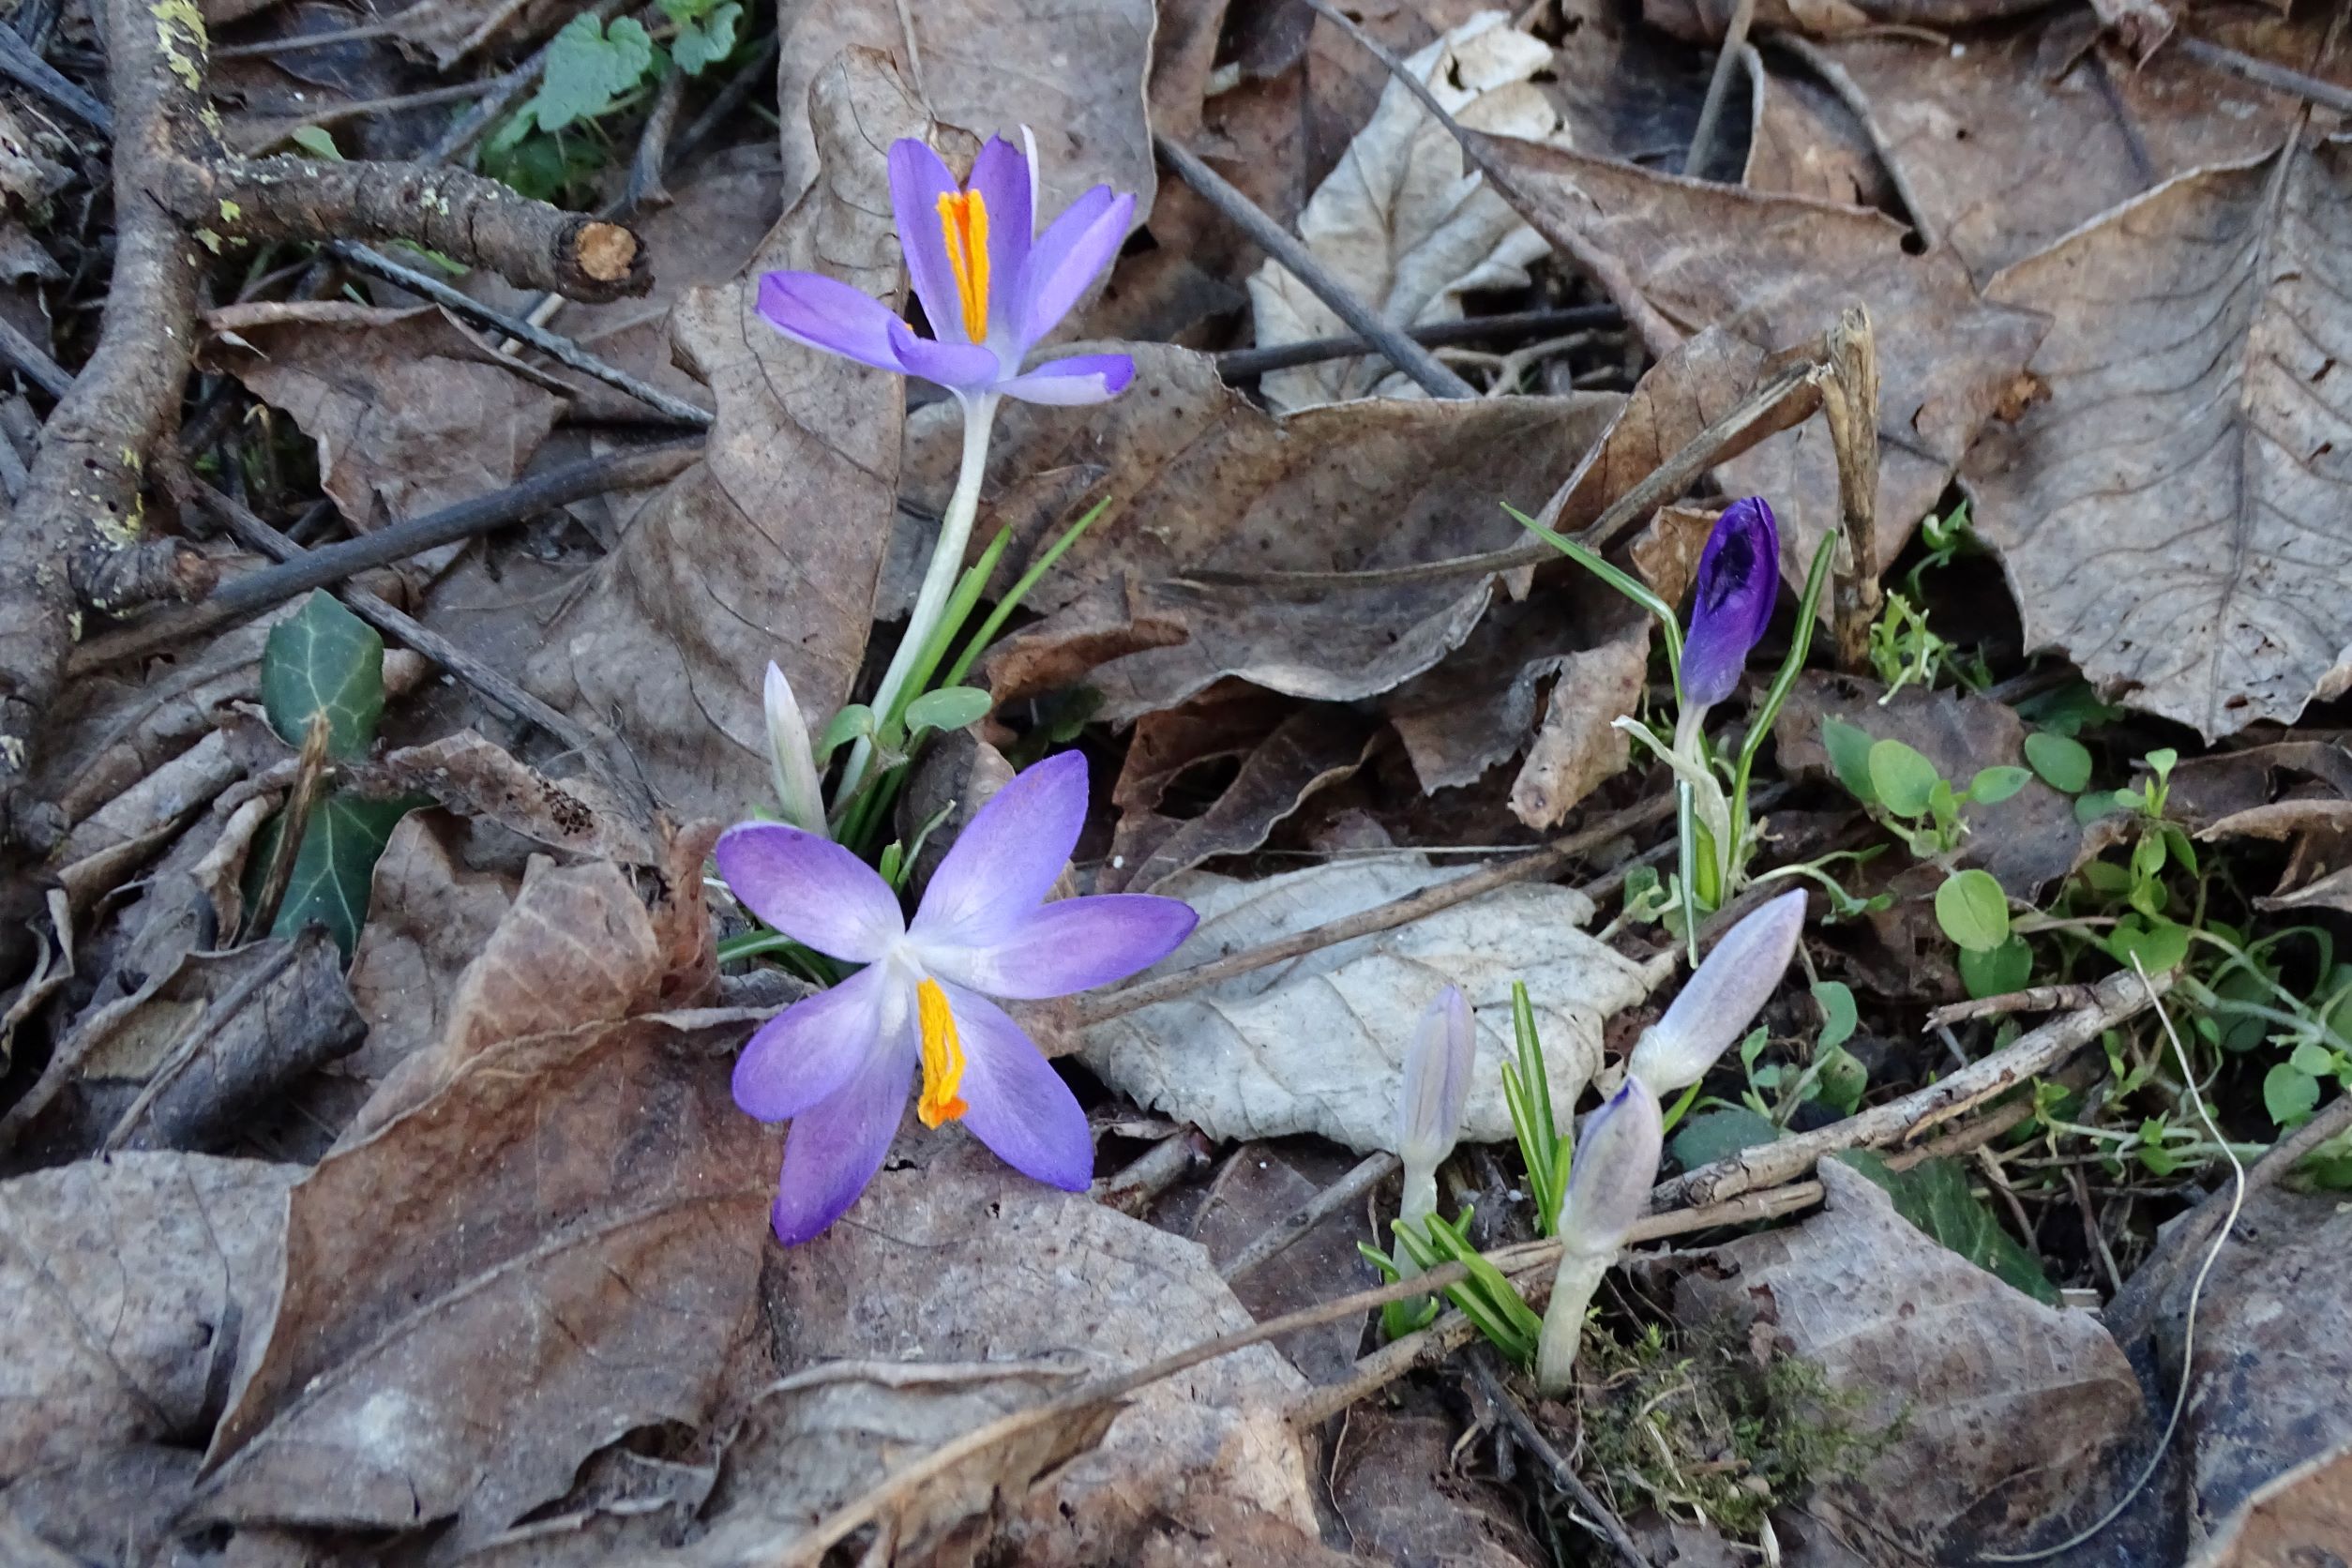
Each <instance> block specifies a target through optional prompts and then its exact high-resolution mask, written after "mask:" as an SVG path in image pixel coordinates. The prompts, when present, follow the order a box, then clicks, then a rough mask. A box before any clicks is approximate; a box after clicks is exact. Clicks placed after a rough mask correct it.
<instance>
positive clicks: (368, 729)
mask: <svg viewBox="0 0 2352 1568" xmlns="http://www.w3.org/2000/svg"><path fill="white" fill-rule="evenodd" d="M262 709H263V711H264V713H266V714H267V715H268V716H269V727H270V728H271V729H273V730H275V731H278V738H279V740H282V741H284V742H285V743H286V744H287V745H288V746H300V745H301V744H302V742H303V738H304V737H305V736H306V735H308V734H309V730H310V719H311V716H313V715H314V714H324V715H325V716H326V750H327V755H328V756H330V757H356V756H358V755H360V754H361V753H362V752H365V751H366V750H367V749H368V743H369V742H370V741H372V740H374V739H375V738H376V723H377V721H378V720H379V719H381V718H382V717H383V716H384V639H383V638H381V637H378V636H377V635H376V633H375V628H374V627H372V626H369V625H368V623H367V622H365V621H363V620H361V619H360V618H359V617H358V616H356V615H354V614H353V613H352V612H351V611H348V610H345V609H344V608H343V607H342V605H341V604H340V603H339V602H337V600H336V597H335V596H334V595H332V594H330V593H328V592H327V591H326V590H325V589H324V588H320V589H316V590H314V591H313V592H312V593H311V595H310V597H309V600H307V601H306V602H305V603H304V604H303V607H302V609H301V610H300V611H298V612H296V613H295V614H294V615H291V616H289V617H287V618H286V619H285V620H283V621H280V622H279V623H278V624H277V625H276V626H272V627H270V628H269V641H267V642H265V643H264V645H263V648H262Z"/></svg>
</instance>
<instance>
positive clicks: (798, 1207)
mask: <svg viewBox="0 0 2352 1568" xmlns="http://www.w3.org/2000/svg"><path fill="white" fill-rule="evenodd" d="M913 1025H914V1020H913V1018H912V1015H910V1017H909V1018H908V1020H907V1025H906V1030H905V1032H903V1033H901V1034H900V1036H899V1038H898V1039H897V1040H895V1041H892V1042H889V1043H888V1044H887V1045H886V1046H885V1047H884V1048H882V1049H881V1050H878V1051H876V1052H874V1053H873V1055H871V1056H869V1057H867V1059H866V1063H865V1065H864V1066H863V1067H861V1068H860V1069H859V1070H858V1074H857V1076H856V1077H855V1078H852V1079H850V1081H849V1082H847V1083H845V1084H843V1085H842V1086H841V1088H840V1090H839V1092H838V1093H835V1094H834V1095H833V1097H832V1098H830V1099H828V1100H826V1101H824V1102H823V1103H822V1104H821V1105H815V1106H811V1107H809V1108H807V1110H805V1111H803V1112H801V1114H800V1115H799V1116H798V1117H796V1118H794V1119H793V1122H792V1131H791V1132H790V1133H789V1134H787V1135H786V1136H785V1139H784V1175H783V1177H782V1179H781V1180H780V1181H778V1182H777V1183H776V1207H775V1209H774V1210H773V1211H771V1216H770V1217H771V1218H772V1220H773V1221H774V1223H775V1226H776V1240H777V1241H779V1242H782V1243H783V1244H785V1245H786V1246H797V1245H799V1244H801V1243H803V1242H805V1241H807V1240H808V1239H809V1238H810V1237H812V1236H814V1235H816V1234H817V1232H819V1231H820V1230H822V1229H824V1228H825V1227H826V1226H828V1225H831V1224H832V1223H833V1222H834V1221H835V1220H837V1219H839V1218H840V1217H841V1214H842V1212H843V1211H844V1210H846V1209H847V1208H849V1206H850V1205H851V1204H852V1203H854V1202H856V1201H857V1195H858V1194H859V1193H862V1192H864V1191H865V1190H866V1184H867V1183H868V1182H870V1181H872V1180H873V1179H874V1172H875V1171H877V1170H880V1169H881V1168H882V1156H883V1155H885V1154H887V1153H890V1140H891V1138H893V1137H894V1136H895V1135H896V1134H897V1131H898V1123H899V1120H900V1118H902V1117H903V1116H905V1114H906V1109H907V1090H908V1088H909V1087H910V1086H911V1085H912V1082H913V1081H914V1063H915V1046H914V1034H913V1033H912V1031H913Z"/></svg>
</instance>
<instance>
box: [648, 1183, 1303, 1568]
mask: <svg viewBox="0 0 2352 1568" xmlns="http://www.w3.org/2000/svg"><path fill="white" fill-rule="evenodd" d="M982 1216H985V1223H975V1221H976V1220H978V1219H980V1218H981V1217H982ZM771 1278H772V1280H773V1284H772V1286H771V1290H772V1297H771V1301H770V1304H769V1306H770V1311H771V1314H772V1316H773V1319H774V1321H775V1325H776V1334H777V1337H778V1344H779V1348H780V1354H781V1359H782V1361H783V1364H784V1368H785V1370H786V1371H787V1372H788V1374H792V1373H796V1374H798V1375H797V1376H794V1377H789V1378H788V1380H787V1383H786V1386H785V1387H784V1388H783V1389H782V1390H780V1391H779V1392H777V1393H776V1394H773V1395H769V1396H768V1397H767V1398H766V1399H765V1400H764V1401H762V1403H761V1407H760V1409H759V1411H758V1414H757V1416H756V1418H755V1424H754V1427H753V1429H752V1431H751V1432H750V1433H749V1434H747V1436H746V1439H744V1440H741V1441H739V1443H738V1445H737V1447H736V1448H735V1449H734V1450H733V1451H731V1453H730V1455H729V1456H728V1467H729V1470H730V1472H731V1479H730V1481H729V1482H728V1483H726V1484H724V1485H722V1488H721V1491H720V1494H719V1502H718V1508H719V1510H720V1514H719V1517H718V1518H717V1520H716V1523H715V1525H714V1528H713V1530H712V1531H711V1533H710V1535H709V1536H707V1537H706V1538H705V1539H704V1540H703V1541H702V1542H701V1543H699V1544H698V1547H697V1550H696V1552H695V1559H696V1560H698V1561H701V1562H711V1563H719V1562H735V1561H741V1560H745V1557H746V1550H747V1548H749V1547H752V1546H754V1545H759V1546H761V1547H763V1548H764V1550H763V1551H762V1553H761V1557H760V1559H759V1560H772V1557H771V1554H772V1553H773V1551H774V1548H775V1546H776V1545H777V1544H780V1543H789V1541H790V1539H791V1537H792V1536H793V1535H796V1534H798V1533H800V1532H801V1531H802V1530H806V1528H807V1524H808V1521H809V1520H810V1519H811V1518H812V1517H814V1516H815V1515H818V1514H820V1513H822V1512H824V1511H827V1510H829V1509H831V1508H833V1507H837V1506H839V1505H840V1504H841V1503H843V1502H845V1501H847V1500H849V1499H850V1498H852V1497H853V1496H855V1495H856V1494H858V1493H860V1492H863V1491H865V1490H866V1489H867V1488H868V1487H870V1486H872V1485H876V1484H877V1483H879V1482H881V1481H882V1479H883V1476H884V1474H885V1472H886V1471H887V1470H897V1469H900V1468H902V1467H903V1466H904V1465H905V1464H906V1463H907V1462H908V1461H909V1460H911V1459H912V1458H914V1457H916V1456H918V1455H921V1454H923V1453H924V1452H925V1451H927V1450H929V1449H932V1448H936V1447H937V1446H939V1445H940V1444H942V1443H943V1442H945V1441H947V1440H950V1439H952V1438H955V1437H957V1436H959V1435H961V1434H962V1433H963V1432H965V1431H968V1430H971V1429H972V1428H973V1427H975V1426H978V1425H982V1424H983V1423H985V1422H987V1421H989V1420H993V1419H995V1418H996V1417H998V1416H1001V1415H1003V1414H1006V1413H1009V1412H1010V1411H1013V1410H1019V1409H1021V1408H1024V1407H1027V1406H1030V1405H1033V1404H1035V1403H1037V1402H1039V1401H1040V1400H1042V1399H1044V1398H1046V1397H1048V1396H1049V1395H1057V1394H1063V1393H1067V1392H1068V1391H1069V1390H1070V1389H1071V1387H1073V1386H1074V1385H1075V1382H1076V1381H1077V1380H1078V1379H1081V1378H1085V1377H1090V1376H1093V1377H1099V1376H1104V1375H1107V1374H1110V1373H1115V1372H1123V1371H1127V1370H1130V1369H1132V1368H1134V1367H1137V1366H1139V1365H1142V1364H1145V1363H1148V1362H1151V1361H1153V1360H1156V1359H1158V1358H1159V1357H1162V1356H1165V1355H1169V1354H1172V1353H1174V1352H1176V1351H1178V1350H1182V1349H1187V1348H1188V1347H1191V1346H1193V1345H1197V1344H1199V1343H1201V1342H1203V1341H1207V1340H1212V1339H1215V1338H1217V1337H1219V1336H1220V1335H1222V1334H1229V1333H1232V1332H1234V1331H1235V1330H1238V1329H1245V1328H1247V1327H1249V1325H1250V1322H1251V1319H1250V1316H1249V1314H1248V1313H1247V1312H1246V1311H1244V1309H1243V1308H1242V1305H1241V1304H1240V1303H1239V1302H1237V1301H1235V1300H1234V1298H1233V1294H1232V1292H1231V1291H1230V1290H1229V1289H1227V1287H1226V1285H1225V1283H1224V1282H1223V1281H1222V1280H1220V1279H1219V1278H1218V1277H1217V1275H1216V1273H1215V1271H1214V1269H1212V1268H1211V1267H1210V1266H1209V1260H1208V1258H1207V1255H1206V1254H1205V1253H1204V1252H1203V1251H1202V1249H1201V1248H1200V1247H1199V1245H1198V1244H1194V1243H1192V1242H1188V1241H1185V1240H1184V1239H1183V1238H1181V1237H1178V1236H1174V1235H1171V1234H1169V1233H1168V1232H1166V1231H1163V1230H1159V1229H1153V1227H1151V1226H1148V1225H1145V1224H1143V1223H1142V1222H1141V1221H1138V1220H1134V1219H1130V1218H1128V1217H1127V1216H1125V1215H1124V1214H1119V1213H1117V1212H1116V1211H1114V1210H1110V1209H1106V1208H1103V1207H1101V1206H1100V1205H1098V1204H1096V1203H1094V1202H1093V1201H1092V1200H1091V1199H1088V1198H1086V1197H1085V1196H1084V1195H1083V1194H1077V1195H1073V1194H1067V1193H1061V1192H1056V1191H1053V1190H1052V1189H1050V1188H1047V1187H1042V1186H1039V1185H1037V1184H1034V1183H1033V1182H1029V1181H1025V1180H1023V1179H1022V1178H1021V1177H1019V1176H1018V1175H1016V1174H1014V1173H1013V1172H1011V1171H1009V1170H1007V1169H1006V1168H1004V1167H1003V1165H1001V1164H1000V1163H999V1162H998V1161H997V1160H996V1158H995V1156H993V1155H991V1154H989V1153H987V1152H986V1151H985V1150H982V1149H979V1148H978V1147H977V1146H975V1145H971V1144H969V1143H968V1142H967V1143H965V1144H964V1145H962V1146H961V1147H960V1148H958V1149H957V1150H956V1151H954V1152H951V1153H946V1154H944V1155H943V1156H942V1158H940V1159H938V1160H936V1161H934V1162H933V1163H932V1165H931V1167H930V1168H928V1169H927V1170H885V1171H883V1172H882V1175H880V1176H878V1177H877V1178H875V1181H874V1184H873V1185H872V1186H870V1187H868V1188H867V1191H866V1195H865V1197H864V1198H862V1199H860V1200H859V1202H858V1206H857V1207H856V1209H855V1210H853V1211H852V1214H851V1215H850V1217H849V1219H848V1220H847V1221H845V1222H844V1223H842V1224H839V1225H837V1226H835V1227H834V1228H833V1229H831V1230H829V1231H827V1232H826V1233H825V1234H824V1235H822V1236H821V1237H819V1238H818V1239H817V1240H816V1241H815V1242H812V1243H810V1244H807V1245H806V1246H802V1247H796V1248H794V1249H792V1251H791V1252H788V1253H786V1254H785V1255H784V1258H783V1260H782V1263H781V1266H780V1267H778V1268H777V1269H776V1270H775V1271H774V1272H773V1273H772V1274H771ZM877 1363H882V1364H883V1365H881V1366H879V1367H877V1366H876V1364H877ZM861 1367H865V1368H869V1369H870V1370H865V1371H861V1370H860V1368H861ZM1303 1387H1304V1380H1302V1379H1301V1378H1300V1377H1299V1375H1298V1374H1297V1373H1296V1372H1295V1371H1293V1370H1292V1369H1291V1368H1290V1367H1289V1364H1286V1363H1285V1362H1284V1361H1283V1360H1282V1358H1281V1357H1280V1356H1279V1355H1278V1354H1277V1353H1275V1352H1274V1350H1272V1349H1267V1348H1262V1347H1261V1348H1256V1349H1247V1350H1244V1351H1241V1352H1239V1353H1237V1354H1235V1355H1231V1356H1227V1357H1223V1358H1220V1359H1218V1360H1216V1361H1213V1362H1209V1363H1207V1364H1203V1365H1201V1366H1199V1367H1197V1368H1195V1369H1194V1370H1192V1371H1190V1372H1188V1373H1186V1374H1185V1375H1184V1377H1182V1378H1180V1379H1175V1380H1169V1381H1167V1382H1162V1383H1155V1384H1153V1385H1150V1386H1149V1387H1147V1388H1145V1389H1143V1390H1142V1391H1141V1392H1139V1393H1138V1394H1137V1395H1135V1396H1134V1397H1133V1398H1132V1399H1131V1400H1130V1401H1128V1402H1127V1404H1126V1405H1125V1406H1124V1408H1123V1409H1120V1410H1116V1411H1115V1418H1114V1419H1111V1420H1109V1421H1108V1423H1107V1424H1105V1423H1102V1422H1100V1421H1099V1418H1097V1420H1096V1421H1095V1423H1094V1424H1093V1430H1092V1431H1077V1432H1073V1433H1071V1434H1070V1438H1071V1439H1072V1440H1073V1443H1072V1446H1074V1447H1075V1449H1078V1450H1083V1449H1086V1448H1089V1447H1093V1441H1094V1439H1095V1437H1096V1436H1097V1435H1099V1437H1100V1446H1099V1447H1095V1448H1093V1452H1091V1453H1082V1454H1081V1456H1079V1457H1078V1458H1077V1459H1076V1460H1075V1461H1074V1462H1073V1463H1071V1464H1070V1465H1068V1466H1067V1468H1065V1469H1063V1470H1060V1471H1058V1472H1057V1473H1055V1474H1054V1475H1053V1476H1052V1477H1051V1478H1050V1480H1049V1481H1048V1483H1047V1484H1046V1485H1043V1486H1042V1487H1040V1488H1039V1489H1038V1490H1037V1491H1036V1492H1034V1493H1033V1494H1031V1495H1030V1496H1028V1497H1027V1498H1024V1497H1023V1496H1022V1495H1021V1494H1022V1492H1023V1491H1025V1490H1026V1489H1027V1486H1028V1483H1029V1480H1030V1474H1033V1473H1034V1469H1033V1467H1034V1464H1035V1456H1034V1455H1023V1454H1022V1453H1019V1452H1014V1451H1011V1450H1010V1449H1008V1450H1006V1451H1003V1452H1000V1453H997V1454H994V1455H984V1456H982V1458H983V1462H984V1463H986V1462H989V1461H991V1460H992V1461H994V1462H996V1463H998V1464H999V1465H1001V1466H1002V1467H1003V1469H1004V1470H1005V1471H1007V1472H1008V1473H1005V1474H1003V1475H1000V1476H998V1477H993V1478H992V1477H989V1476H985V1475H984V1476H961V1477H958V1478H957V1482H956V1484H955V1485H939V1486H937V1487H936V1488H935V1489H933V1490H935V1494H936V1495H934V1496H933V1497H932V1498H931V1499H930V1500H928V1501H927V1503H926V1504H925V1509H926V1512H927V1513H929V1514H931V1515H933V1516H931V1517H929V1518H927V1519H923V1520H921V1521H919V1522H920V1525H921V1527H922V1528H921V1530H920V1531H919V1532H917V1533H915V1535H914V1539H913V1540H909V1539H907V1538H906V1537H903V1536H902V1538H901V1545H902V1547H903V1546H912V1545H918V1544H919V1543H920V1541H921V1540H922V1539H923V1538H924V1537H925V1536H928V1535H932V1534H935V1533H936V1532H938V1531H942V1530H945V1529H947V1528H949V1527H951V1526H953V1525H955V1524H956V1523H957V1515H959V1514H961V1513H963V1512H964V1511H965V1510H967V1509H972V1508H975V1507H976V1508H988V1507H989V1506H990V1505H991V1502H992V1501H993V1502H994V1506H995V1507H996V1508H997V1509H998V1510H1000V1511H1001V1515H1002V1517H1001V1519H1000V1521H999V1529H1000V1530H1001V1531H1002V1533H1001V1534H1000V1536H999V1540H1000V1543H1001V1545H1002V1547H1003V1551H1004V1553H1005V1556H1006V1560H1018V1561H1024V1562H1026V1561H1041V1560H1063V1554H1068V1555H1070V1556H1074V1557H1076V1558H1077V1559H1078V1560H1096V1561H1112V1560H1124V1555H1123V1553H1121V1552H1120V1551H1118V1550H1117V1549H1116V1547H1115V1543H1116V1542H1117V1541H1118V1540H1119V1538H1120V1537H1121V1536H1122V1535H1123V1534H1124V1533H1126V1532H1127V1531H1129V1530H1134V1529H1137V1528H1138V1527H1139V1526H1141V1525H1142V1524H1143V1523H1145V1522H1146V1521H1148V1520H1149V1519H1150V1518H1151V1517H1152V1516H1153V1515H1155V1514H1157V1513H1161V1512H1172V1513H1178V1514H1181V1513H1182V1512H1183V1511H1184V1508H1185V1506H1186V1499H1187V1498H1188V1496H1190V1497H1199V1496H1205V1495H1215V1496H1221V1497H1224V1498H1226V1499H1229V1500H1232V1501H1235V1502H1239V1503H1243V1504H1246V1505H1248V1506H1249V1507H1252V1508H1255V1509H1259V1510H1262V1511H1265V1512H1268V1513H1272V1514H1274V1515H1276V1516H1278V1517H1281V1518H1285V1519H1288V1520H1289V1522H1291V1523H1292V1524H1293V1525H1295V1526H1297V1527H1299V1528H1300V1529H1302V1530H1308V1531H1312V1530H1313V1529H1314V1505H1313V1502H1312V1500H1311V1496H1310V1493H1309V1491H1308V1482H1307V1474H1306V1469H1305V1464H1304V1457H1303V1455H1301V1453H1300V1450H1299V1446H1298V1441H1297V1439H1296V1438H1294V1437H1293V1436H1292V1435H1291V1433H1290V1430H1289V1424H1288V1422H1287V1421H1286V1420H1285V1419H1284V1417H1283V1413H1282V1404H1283V1402H1284V1401H1285V1400H1286V1399H1287V1398H1289V1396H1291V1395H1294V1394H1295V1393H1297V1392H1298V1391H1299V1390H1301V1389H1302V1388H1303ZM1103 1414H1105V1415H1113V1414H1114V1412H1112V1411H1105V1412H1103ZM1103 1425H1108V1431H1107V1432H1106V1431H1104V1430H1103ZM1025 1457H1026V1459H1027V1463H1026V1464H1024V1458H1025ZM1022 1470H1029V1471H1030V1473H1029V1474H1024V1473H1021V1471H1022ZM992 1479H993V1480H995V1481H997V1482H998V1484H1003V1483H1007V1482H1009V1483H1011V1484H1012V1486H1011V1489H1010V1490H1009V1491H1008V1492H1006V1493H1005V1495H1003V1497H1002V1499H1001V1500H991V1499H990V1497H989V1491H990V1481H991V1480H992ZM975 1480H976V1481H977V1482H978V1483H979V1484H978V1485H972V1483H973V1482H974V1481H975ZM951 1499H952V1506H946V1505H948V1504H950V1502H951ZM941 1515H944V1516H941ZM1057 1538H1059V1539H1057ZM1106 1545H1110V1546H1111V1548H1112V1549H1110V1550H1109V1551H1108V1553H1107V1554H1106V1552H1105V1550H1104V1548H1105V1546H1106Z"/></svg>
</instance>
